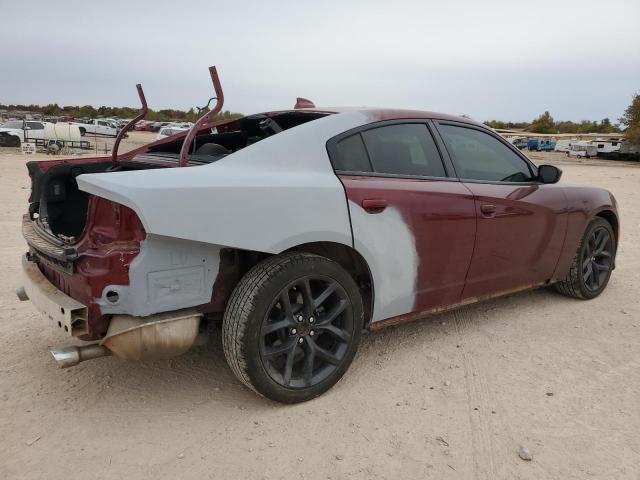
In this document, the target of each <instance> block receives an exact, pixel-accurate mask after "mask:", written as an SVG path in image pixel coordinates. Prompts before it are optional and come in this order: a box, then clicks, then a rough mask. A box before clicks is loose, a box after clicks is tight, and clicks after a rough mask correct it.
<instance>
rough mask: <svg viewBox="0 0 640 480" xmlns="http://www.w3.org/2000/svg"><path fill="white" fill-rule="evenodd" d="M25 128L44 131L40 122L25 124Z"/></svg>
mask: <svg viewBox="0 0 640 480" xmlns="http://www.w3.org/2000/svg"><path fill="white" fill-rule="evenodd" d="M27 127H29V128H31V130H44V124H43V123H40V122H27Z"/></svg>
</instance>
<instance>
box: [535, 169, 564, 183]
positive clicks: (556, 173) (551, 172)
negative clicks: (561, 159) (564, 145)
mask: <svg viewBox="0 0 640 480" xmlns="http://www.w3.org/2000/svg"><path fill="white" fill-rule="evenodd" d="M561 176H562V170H560V169H559V168H558V167H555V166H553V165H540V166H539V167H538V181H539V182H541V183H558V181H559V180H560V177H561Z"/></svg>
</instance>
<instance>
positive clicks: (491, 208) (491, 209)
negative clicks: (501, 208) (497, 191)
mask: <svg viewBox="0 0 640 480" xmlns="http://www.w3.org/2000/svg"><path fill="white" fill-rule="evenodd" d="M496 210H497V207H496V206H495V205H491V204H490V203H483V204H482V205H480V211H481V212H482V213H483V215H484V216H485V217H492V216H493V215H495V213H496Z"/></svg>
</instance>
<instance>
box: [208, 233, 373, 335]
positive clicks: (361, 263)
mask: <svg viewBox="0 0 640 480" xmlns="http://www.w3.org/2000/svg"><path fill="white" fill-rule="evenodd" d="M288 252H304V253H312V254H315V255H319V256H321V257H325V258H328V259H330V260H333V261H334V262H336V263H337V264H338V265H340V266H341V267H342V268H344V269H345V270H346V271H347V272H348V273H349V274H350V275H351V277H352V278H353V279H354V281H355V282H356V285H357V286H358V289H359V290H360V294H361V296H362V304H363V308H364V318H365V321H364V325H363V327H364V328H368V326H369V324H370V323H371V319H372V314H373V299H374V286H373V276H372V274H371V271H370V269H369V265H368V263H367V262H366V260H365V259H364V257H363V256H362V255H361V254H360V253H359V252H358V251H357V250H355V249H354V248H353V247H351V246H350V245H346V244H344V243H338V242H330V241H318V242H308V243H301V244H298V245H294V246H291V247H289V248H287V249H285V250H283V251H281V252H279V253H278V254H272V253H264V252H257V251H252V250H242V249H237V248H224V249H222V250H221V252H220V270H219V272H218V275H217V278H216V280H215V283H214V285H213V292H212V297H211V303H209V304H208V305H206V306H205V307H204V310H205V311H210V312H223V311H224V310H225V309H226V304H227V301H228V299H229V297H230V295H231V292H233V290H234V289H235V287H236V285H238V283H239V282H240V280H241V279H242V278H243V277H244V276H245V275H246V274H247V272H249V270H251V269H252V268H253V267H254V266H255V265H257V264H258V263H260V262H261V261H263V260H265V259H267V258H270V257H273V256H276V255H280V254H283V253H288Z"/></svg>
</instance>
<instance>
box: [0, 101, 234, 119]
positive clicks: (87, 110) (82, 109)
mask: <svg viewBox="0 0 640 480" xmlns="http://www.w3.org/2000/svg"><path fill="white" fill-rule="evenodd" d="M0 109H3V110H8V111H10V112H11V111H28V112H33V113H39V114H41V115H43V116H46V117H73V118H99V117H102V118H111V117H113V118H133V117H135V116H136V115H137V114H138V112H139V111H140V108H139V107H136V108H133V107H105V106H101V107H98V108H95V107H93V106H92V105H83V106H79V105H65V106H60V105H58V104H57V103H50V104H49V105H44V106H42V105H2V104H0ZM207 111H208V110H207V109H204V110H202V112H201V113H205V112H207ZM241 116H242V115H241V114H239V113H234V112H230V111H229V110H225V111H224V112H221V113H219V114H218V115H216V117H215V120H222V119H226V118H239V117H241ZM197 118H198V113H197V111H196V110H195V109H193V108H192V109H190V110H187V111H184V110H176V109H172V108H168V109H163V110H153V109H151V108H150V109H149V112H148V113H147V116H146V117H145V119H146V120H154V121H157V122H168V121H172V120H175V121H184V122H195V121H196V119H197Z"/></svg>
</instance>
